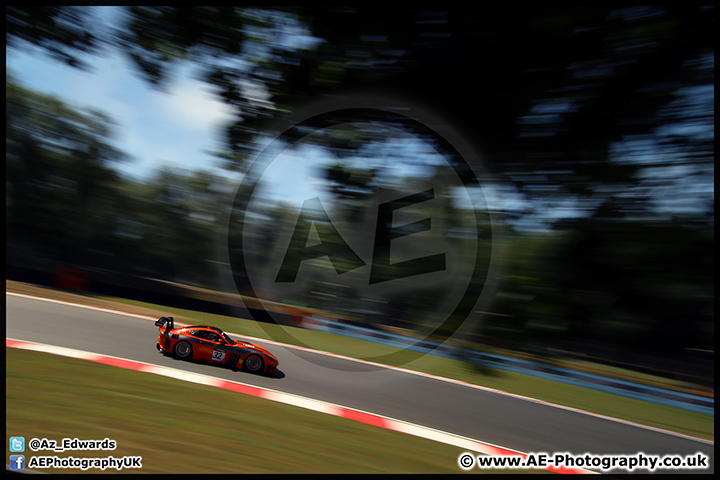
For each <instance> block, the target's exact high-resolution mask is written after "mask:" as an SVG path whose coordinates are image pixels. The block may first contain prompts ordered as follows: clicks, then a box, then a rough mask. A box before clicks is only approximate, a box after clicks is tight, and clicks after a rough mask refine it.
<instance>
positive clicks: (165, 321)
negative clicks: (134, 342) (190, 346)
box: [155, 317, 175, 332]
mask: <svg viewBox="0 0 720 480" xmlns="http://www.w3.org/2000/svg"><path fill="white" fill-rule="evenodd" d="M155 326H156V327H160V328H163V327H165V331H166V332H169V331H170V330H172V329H173V328H175V320H173V317H160V318H158V319H157V320H155Z"/></svg>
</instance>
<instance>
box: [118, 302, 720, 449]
mask: <svg viewBox="0 0 720 480" xmlns="http://www.w3.org/2000/svg"><path fill="white" fill-rule="evenodd" d="M104 298H107V299H108V300H113V301H118V302H123V303H126V304H129V305H136V306H142V307H149V308H154V309H160V310H161V311H166V312H167V313H166V314H167V315H171V316H175V317H177V318H183V319H184V320H186V321H189V322H197V323H207V324H210V325H215V326H217V327H219V328H221V329H223V330H225V331H228V332H232V333H236V334H239V335H247V336H252V337H258V338H264V339H268V340H276V341H282V342H285V343H290V344H294V345H298V344H304V345H307V346H309V347H312V348H315V349H318V350H322V351H327V352H332V353H337V354H340V355H346V356H349V357H353V358H362V359H367V360H371V361H375V357H380V356H382V355H388V354H395V353H397V352H398V351H397V349H395V348H392V347H388V346H385V345H381V344H377V343H373V342H367V341H364V340H358V339H354V338H350V337H344V336H341V335H335V334H331V333H327V332H318V331H313V330H305V329H300V328H292V327H283V326H279V325H273V324H263V323H259V322H256V321H254V320H247V319H242V318H234V317H227V316H222V315H213V314H208V313H202V312H195V311H191V310H182V309H177V308H172V307H162V306H158V305H152V304H148V303H142V302H136V301H133V300H125V299H119V298H114V297H104ZM414 357H415V355H414V354H413V353H412V352H407V355H403V354H402V353H400V354H396V355H393V357H392V358H391V359H390V360H388V361H382V362H379V363H385V364H388V365H391V366H399V367H402V368H406V369H409V370H413V371H418V372H423V373H429V374H432V375H438V376H442V377H446V378H451V379H455V380H460V381H464V382H468V383H471V384H474V385H481V386H485V387H489V388H494V389H498V390H502V391H505V392H510V393H515V394H518V395H524V396H527V397H532V398H536V399H539V400H544V401H548V402H553V403H557V404H560V405H565V406H568V407H572V408H577V409H581V410H586V411H589V412H593V413H598V414H601V415H607V416H610V417H614V418H619V419H622V420H627V421H631V422H637V423H640V424H642V425H648V426H651V427H656V428H662V429H665V430H670V431H673V432H678V433H682V434H685V435H691V436H694V437H699V438H703V439H706V440H714V439H715V427H714V416H713V415H707V414H703V413H698V412H692V411H689V410H685V409H681V408H675V407H668V406H665V405H659V404H656V403H652V402H646V401H643V400H637V399H634V398H628V397H623V396H619V395H614V394H610V393H605V392H601V391H598V390H592V389H588V388H583V387H578V386H575V385H569V384H565V383H561V382H554V381H551V380H546V379H542V378H538V377H533V376H530V375H523V374H519V373H513V372H506V371H501V370H496V369H480V368H478V367H477V366H475V365H473V364H469V363H465V362H461V361H458V360H452V359H447V358H443V357H438V356H435V355H423V356H421V357H419V358H414ZM409 359H412V360H409ZM280 367H281V369H282V365H281V366H280ZM611 368H615V367H611Z"/></svg>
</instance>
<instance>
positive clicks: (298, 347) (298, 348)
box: [5, 292, 715, 445]
mask: <svg viewBox="0 0 720 480" xmlns="http://www.w3.org/2000/svg"><path fill="white" fill-rule="evenodd" d="M5 293H6V295H13V296H17V297H24V298H30V299H34V300H41V301H45V302H52V303H58V304H62V305H69V306H73V307H78V308H86V309H89V310H96V311H99V312H106V313H114V314H118V315H125V316H130V317H134V318H139V319H143V320H153V321H154V320H156V318H155V317H148V316H145V315H137V314H133V313H126V312H122V311H119V310H110V309H106V308H100V307H92V306H88V305H82V304H78V303H71V302H66V301H62V300H53V299H50V298H43V297H36V296H33V295H26V294H22V293H13V292H5ZM176 324H177V325H184V324H183V323H181V322H176ZM226 333H228V334H229V335H235V336H238V337H242V338H247V339H249V340H250V341H255V342H265V343H269V344H272V345H278V346H281V347H284V348H289V349H295V350H301V351H305V352H310V353H315V354H318V355H325V356H329V357H335V358H339V359H343V360H347V361H351V362H358V363H363V364H365V365H372V366H375V367H380V368H386V369H390V370H395V371H398V372H403V373H407V374H411V375H418V376H421V377H425V378H432V379H435V380H440V381H444V382H449V383H453V384H456V385H462V386H465V387H468V388H475V389H478V390H482V391H484V392H490V393H495V394H498V395H506V396H509V397H513V398H516V399H519V400H525V401H528V402H533V403H539V404H542V405H545V406H548V407H553V408H559V409H562V410H567V411H570V412H575V413H579V414H582V415H589V416H592V417H596V418H601V419H603V420H608V421H611V422H617V423H622V424H625V425H630V426H633V427H637V428H643V429H645V430H651V431H654V432H658V433H663V434H665V435H672V436H675V437H680V438H685V439H687V440H693V441H696V442H701V443H705V444H708V445H715V442H714V441H712V440H706V439H703V438H699V437H693V436H691V435H685V434H682V433H678V432H673V431H670V430H664V429H662V428H657V427H651V426H649V425H643V424H641V423H636V422H632V421H629V420H622V419H620V418H615V417H609V416H607V415H602V414H599V413H593V412H588V411H586V410H580V409H577V408H573V407H568V406H565V405H560V404H557V403H551V402H547V401H544V400H538V399H536V398H532V397H526V396H524V395H519V394H516V393H510V392H505V391H503V390H497V389H494V388H490V387H484V386H482V385H475V384H473V383H468V382H463V381H462V380H455V379H452V378H446V377H440V376H437V375H432V374H430V373H424V372H417V371H414V370H409V369H406V368H401V367H394V366H390V365H383V364H381V363H376V362H371V361H368V360H360V359H357V358H352V357H347V356H345V355H340V354H337V353H330V352H323V351H321V350H314V349H312V348H307V347H300V346H297V345H290V344H287V343H281V342H277V341H275V340H268V339H265V338H259V337H252V336H248V335H242V334H239V333H232V332H226Z"/></svg>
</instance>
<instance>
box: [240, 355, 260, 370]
mask: <svg viewBox="0 0 720 480" xmlns="http://www.w3.org/2000/svg"><path fill="white" fill-rule="evenodd" d="M244 365H245V370H247V371H248V372H251V373H257V372H259V371H261V370H262V368H263V361H262V358H260V357H259V356H257V355H248V356H247V358H245V362H244Z"/></svg>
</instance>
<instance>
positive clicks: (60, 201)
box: [5, 76, 125, 261]
mask: <svg viewBox="0 0 720 480" xmlns="http://www.w3.org/2000/svg"><path fill="white" fill-rule="evenodd" d="M5 92H6V108H5V118H6V130H5V139H6V167H5V171H6V175H7V177H6V187H7V191H6V225H7V228H8V239H11V240H13V241H17V242H20V243H22V244H25V245H29V246H34V247H36V248H38V249H40V250H41V251H44V252H45V253H50V254H52V255H53V256H55V257H57V258H64V259H65V260H67V261H79V260H84V261H87V260H88V258H87V257H88V255H92V252H93V251H99V250H100V249H102V248H103V247H102V246H103V245H105V244H106V243H108V241H109V237H111V236H112V234H113V231H114V228H115V212H116V210H117V207H118V205H119V204H120V203H121V201H122V200H121V197H120V196H119V195H118V194H117V191H116V187H117V182H118V174H117V172H116V171H115V170H114V169H113V168H112V165H113V164H114V163H116V162H118V161H122V160H123V159H124V158H125V156H124V154H123V153H122V152H120V151H119V150H117V149H115V148H114V147H112V146H111V145H110V138H111V135H112V129H113V124H112V121H111V120H110V118H109V117H107V116H106V115H105V114H103V113H101V112H96V111H89V112H87V111H82V110H80V109H76V108H74V107H72V106H69V105H66V104H64V103H63V102H62V101H60V100H58V99H57V98H55V97H53V96H50V95H44V94H40V93H36V92H33V91H30V90H27V89H25V88H24V87H22V86H20V85H18V84H17V83H16V82H14V81H13V79H12V78H10V77H7V76H6V80H5Z"/></svg>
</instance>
